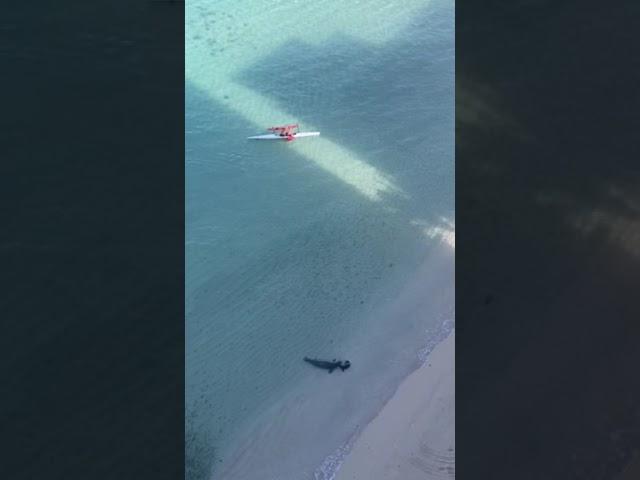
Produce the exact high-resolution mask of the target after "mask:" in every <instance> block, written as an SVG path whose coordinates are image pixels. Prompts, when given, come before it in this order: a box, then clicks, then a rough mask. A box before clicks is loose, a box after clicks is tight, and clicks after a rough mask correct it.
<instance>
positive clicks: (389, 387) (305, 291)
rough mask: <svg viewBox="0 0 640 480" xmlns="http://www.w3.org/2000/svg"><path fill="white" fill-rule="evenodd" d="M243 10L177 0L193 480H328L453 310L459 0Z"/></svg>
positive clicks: (245, 5) (247, 6)
mask: <svg viewBox="0 0 640 480" xmlns="http://www.w3.org/2000/svg"><path fill="white" fill-rule="evenodd" d="M238 3H239V2H230V1H216V2H212V1H209V2H207V1H203V0H194V1H190V2H187V4H186V21H187V25H186V32H187V33H186V52H185V54H186V83H187V91H186V150H187V151H186V177H187V185H186V192H187V193H186V196H187V198H186V204H187V206H186V209H187V211H186V218H187V224H186V237H187V238H186V241H187V246H186V268H187V284H186V302H187V304H186V311H187V319H186V328H187V345H186V350H187V358H186V381H187V390H186V404H187V412H186V416H187V419H186V422H187V432H186V434H187V445H186V454H187V462H188V467H187V478H188V479H201V478H203V479H206V478H210V477H211V475H212V474H213V476H214V477H215V478H229V479H231V478H247V479H252V478H256V479H258V478H259V479H263V478H278V479H288V478H292V479H293V478H296V479H304V478H314V476H315V477H316V478H330V477H331V474H332V472H333V471H334V470H335V463H332V459H334V458H339V457H340V451H341V450H340V448H341V447H343V446H344V445H345V444H346V443H347V441H348V439H349V438H352V436H353V435H354V434H356V433H357V431H358V430H359V429H360V428H362V427H363V426H364V425H363V424H365V423H366V422H367V421H368V420H369V419H370V418H371V417H372V416H373V415H374V414H375V412H376V411H377V409H379V408H380V406H381V405H382V404H383V402H384V401H385V400H386V399H387V398H388V397H389V395H391V393H392V392H393V390H394V389H395V388H396V387H397V385H398V383H399V382H400V380H401V379H402V378H403V377H404V376H406V375H407V373H409V371H410V370H411V369H412V368H414V367H415V365H416V362H417V361H418V356H419V354H420V352H421V350H422V349H424V348H425V346H426V345H428V344H429V343H432V342H433V340H434V338H436V337H438V335H441V333H442V328H443V322H445V321H448V320H451V319H452V315H453V248H452V242H451V239H452V231H453V228H454V227H453V225H454V43H453V42H454V41H453V3H451V2H445V1H434V2H425V1H415V2H411V1H409V2H403V3H402V4H397V3H396V4H393V5H391V4H389V2H379V1H375V0H372V1H367V2H364V1H362V2H349V3H348V4H345V3H343V2H332V1H319V2H306V1H305V2H302V1H300V2H291V1H288V2H269V5H272V6H271V7H270V8H269V9H268V10H266V9H265V8H264V6H265V3H264V2H257V1H247V2H241V3H240V4H238ZM281 122H287V123H288V122H298V123H300V126H301V129H302V130H319V131H320V132H321V136H320V137H318V138H309V139H300V140H298V141H295V142H293V143H290V144H287V143H284V142H249V141H247V140H246V137H247V136H249V135H255V134H259V133H261V132H262V131H263V130H264V128H265V127H267V126H270V125H273V124H278V123H281ZM443 239H444V240H448V241H449V243H447V242H445V241H443ZM415 285H419V288H418V289H416V287H415ZM399 299H400V300H399ZM305 355H309V356H318V357H329V358H333V357H340V358H349V359H350V360H351V361H352V362H353V365H354V366H353V368H352V369H351V370H349V371H348V372H345V373H344V374H343V373H342V372H334V373H333V374H332V375H327V374H326V373H325V372H322V371H319V370H314V369H310V368H309V367H308V366H307V365H306V364H304V363H303V362H302V361H301V359H302V357H303V356H305ZM332 455H333V456H332ZM323 462H325V463H324V466H323Z"/></svg>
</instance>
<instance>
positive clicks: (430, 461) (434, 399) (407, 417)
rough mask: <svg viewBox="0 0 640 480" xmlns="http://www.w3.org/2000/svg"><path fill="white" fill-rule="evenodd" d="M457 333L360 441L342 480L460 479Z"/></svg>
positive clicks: (405, 384) (404, 385) (341, 473)
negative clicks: (457, 468) (457, 464)
mask: <svg viewBox="0 0 640 480" xmlns="http://www.w3.org/2000/svg"><path fill="white" fill-rule="evenodd" d="M454 362H455V332H452V333H451V334H450V335H449V336H448V337H447V338H446V339H445V340H444V341H442V342H441V343H440V344H438V345H437V346H436V348H435V349H434V350H433V352H431V354H430V355H429V357H428V358H427V362H426V363H425V364H424V365H423V366H422V367H420V368H419V369H418V370H416V371H415V372H413V373H412V374H411V375H410V376H409V377H407V379H406V380H405V381H404V382H403V383H402V384H401V385H400V387H399V388H398V391H397V392H396V393H395V395H394V396H393V397H392V398H391V400H389V402H388V403H387V404H386V405H385V406H384V408H383V409H382V410H381V411H380V413H379V414H378V416H376V418H374V419H373V420H372V421H371V423H370V424H369V425H367V427H366V428H365V429H364V430H363V432H362V434H361V435H360V436H359V437H358V439H357V440H356V442H355V444H354V446H353V448H352V450H351V452H350V453H349V455H348V456H347V457H346V459H345V461H344V463H343V464H342V466H341V467H340V470H339V471H338V473H337V475H336V477H335V479H336V480H365V479H366V480H391V479H398V480H399V479H403V480H412V479H416V480H417V479H420V480H424V479H431V478H433V479H436V478H437V479H444V478H455V364H454Z"/></svg>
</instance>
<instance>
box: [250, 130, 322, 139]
mask: <svg viewBox="0 0 640 480" xmlns="http://www.w3.org/2000/svg"><path fill="white" fill-rule="evenodd" d="M319 135H320V132H298V133H295V134H293V138H302V137H317V136H319ZM247 139H248V140H286V139H287V137H281V136H280V135H276V134H275V133H268V134H266V135H256V136H254V137H247Z"/></svg>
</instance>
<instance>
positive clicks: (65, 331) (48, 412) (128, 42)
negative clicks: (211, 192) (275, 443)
mask: <svg viewBox="0 0 640 480" xmlns="http://www.w3.org/2000/svg"><path fill="white" fill-rule="evenodd" d="M0 45H1V47H0V49H1V50H0V58H1V61H2V64H3V65H2V82H1V85H2V93H3V102H2V115H0V122H1V125H0V131H1V132H2V134H1V136H2V138H3V140H2V141H1V142H0V149H1V150H2V160H1V162H0V172H1V178H2V188H0V191H1V197H2V202H1V203H0V209H1V211H2V215H1V217H2V220H3V221H2V228H1V229H0V264H1V265H2V267H1V269H2V278H3V280H4V281H3V287H2V295H1V299H0V317H1V318H2V320H1V322H2V332H1V333H0V352H1V355H2V360H1V361H0V378H1V379H2V388H1V389H0V391H1V392H2V393H0V433H1V434H2V437H3V442H2V443H3V447H2V453H1V455H0V456H1V457H2V460H1V461H0V478H6V479H9V478H11V479H13V480H19V479H34V478H47V479H50V480H53V479H76V478H79V479H92V480H96V479H103V478H104V479H136V480H139V479H143V478H153V479H154V480H158V479H164V478H166V479H176V478H182V475H183V472H184V453H183V452H184V328H183V322H184V255H183V252H184V161H183V159H184V3H183V2H169V1H167V2H157V1H156V2H154V1H138V2H110V1H98V2H84V1H82V2H81V1H77V0H73V1H71V2H52V1H45V2H38V4H37V5H36V4H32V3H29V2H27V3H12V4H11V6H9V5H5V6H4V7H3V11H2V19H1V20H0Z"/></svg>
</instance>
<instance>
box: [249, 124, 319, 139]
mask: <svg viewBox="0 0 640 480" xmlns="http://www.w3.org/2000/svg"><path fill="white" fill-rule="evenodd" d="M267 130H269V131H270V132H273V133H267V134H265V135H254V136H253V137H247V138H248V139H249V140H286V141H287V142H290V141H292V140H295V139H296V138H301V137H317V136H318V135H320V132H298V131H297V130H298V124H297V123H293V124H290V125H282V126H279V127H271V128H267Z"/></svg>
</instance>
